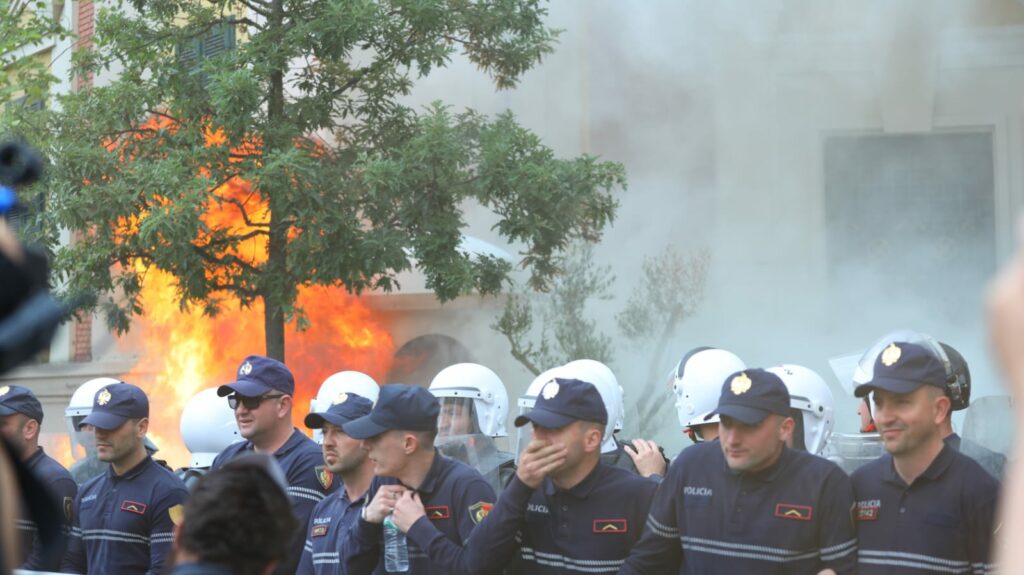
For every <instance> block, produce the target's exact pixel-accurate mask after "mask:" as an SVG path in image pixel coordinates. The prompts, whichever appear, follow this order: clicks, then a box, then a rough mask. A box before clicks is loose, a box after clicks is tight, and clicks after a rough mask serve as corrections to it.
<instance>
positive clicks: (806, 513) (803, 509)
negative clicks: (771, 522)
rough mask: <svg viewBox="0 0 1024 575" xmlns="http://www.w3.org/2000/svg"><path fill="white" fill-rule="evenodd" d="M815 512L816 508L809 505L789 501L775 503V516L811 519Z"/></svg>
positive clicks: (802, 519)
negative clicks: (793, 503) (794, 503)
mask: <svg viewBox="0 0 1024 575" xmlns="http://www.w3.org/2000/svg"><path fill="white" fill-rule="evenodd" d="M813 514H814V508H813V507H810V506H809V505H792V504H789V503H777V504H776V505H775V516H776V517H781V518H783V519H797V520H800V521H810V520H811V516H812V515H813Z"/></svg>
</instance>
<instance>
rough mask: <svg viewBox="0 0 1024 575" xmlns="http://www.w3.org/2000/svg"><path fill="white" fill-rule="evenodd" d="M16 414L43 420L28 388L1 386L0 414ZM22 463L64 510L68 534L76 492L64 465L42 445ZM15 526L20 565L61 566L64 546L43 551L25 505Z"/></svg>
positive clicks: (38, 568) (49, 568)
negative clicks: (19, 540) (20, 559)
mask: <svg viewBox="0 0 1024 575" xmlns="http://www.w3.org/2000/svg"><path fill="white" fill-rule="evenodd" d="M15 414H21V415H24V416H26V417H28V418H29V419H34V420H36V422H38V423H39V424H40V425H42V423H43V406H42V405H41V404H40V403H39V400H38V399H37V398H36V396H35V394H34V393H32V391H31V390H30V389H28V388H26V387H22V386H20V385H5V386H3V387H0V417H8V416H13V415H15ZM25 467H26V468H27V469H28V471H29V473H31V474H32V475H33V476H34V477H35V478H36V480H37V481H38V482H39V483H40V485H42V487H43V489H45V490H46V493H47V494H48V495H49V497H50V499H51V501H53V503H54V506H56V507H57V508H59V509H61V510H62V511H63V514H64V521H65V523H64V534H65V535H67V534H68V533H70V531H71V508H72V506H73V504H74V501H75V494H76V493H78V484H77V483H75V480H74V479H72V477H71V474H70V473H69V472H68V470H67V469H64V467H63V466H62V465H61V464H60V463H57V462H56V461H55V460H54V459H53V458H52V457H50V456H48V455H46V453H45V452H44V451H43V448H42V447H37V448H36V451H35V453H33V454H32V455H30V456H29V458H28V459H27V460H25ZM17 528H18V531H19V532H20V533H21V557H24V558H25V559H24V562H23V563H22V564H21V567H20V568H21V569H30V570H34V571H55V570H57V569H59V568H60V561H61V558H62V557H63V555H64V551H65V548H64V547H63V546H61V547H59V548H57V549H51V550H49V552H44V546H43V542H42V540H41V539H40V537H39V532H38V530H37V529H36V524H35V522H34V521H32V520H31V519H30V518H29V517H28V516H27V515H26V513H25V510H24V509H23V510H21V511H20V516H19V518H18V520H17Z"/></svg>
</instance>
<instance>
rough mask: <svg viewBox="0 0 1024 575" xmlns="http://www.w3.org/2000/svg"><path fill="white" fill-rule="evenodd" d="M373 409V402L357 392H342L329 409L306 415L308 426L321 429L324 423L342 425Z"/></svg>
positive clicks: (367, 413)
mask: <svg viewBox="0 0 1024 575" xmlns="http://www.w3.org/2000/svg"><path fill="white" fill-rule="evenodd" d="M372 410H373V402H372V401H370V400H369V399H366V398H365V397H363V396H361V395H356V394H355V393H341V394H339V395H338V397H336V398H335V399H334V402H333V403H331V407H329V408H327V411H319V412H314V413H310V414H309V415H307V416H306V419H305V423H306V427H308V428H310V429H320V428H322V427H323V426H324V423H325V422H326V423H330V424H331V425H337V426H338V427H341V426H343V425H345V424H346V423H351V422H352V421H355V420H356V419H359V418H360V417H363V416H364V415H369V413H370V411H372Z"/></svg>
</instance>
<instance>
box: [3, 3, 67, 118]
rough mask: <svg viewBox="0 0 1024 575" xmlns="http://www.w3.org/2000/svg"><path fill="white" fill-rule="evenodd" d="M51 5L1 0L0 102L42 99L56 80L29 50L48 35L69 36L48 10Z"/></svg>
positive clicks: (36, 100)
mask: <svg viewBox="0 0 1024 575" xmlns="http://www.w3.org/2000/svg"><path fill="white" fill-rule="evenodd" d="M48 8H49V6H47V4H46V3H45V2H31V1H29V0H0V104H7V103H9V102H11V101H12V100H13V99H15V98H19V97H23V98H24V101H25V102H40V101H42V100H44V99H45V98H46V95H47V92H48V90H49V87H50V84H52V83H53V82H54V81H56V78H54V77H53V75H52V74H51V73H50V71H49V69H48V68H47V66H46V64H45V63H43V62H41V61H40V60H38V59H37V58H34V57H32V53H31V50H30V48H31V47H32V46H33V45H35V44H38V43H39V42H42V41H43V40H44V39H46V38H50V37H54V36H56V37H60V38H62V39H63V38H66V37H67V31H66V30H64V29H63V27H61V26H60V23H59V22H57V21H55V20H54V19H53V18H52V17H51V16H50V15H49V14H48V13H47V9H48Z"/></svg>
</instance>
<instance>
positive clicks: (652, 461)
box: [623, 439, 667, 477]
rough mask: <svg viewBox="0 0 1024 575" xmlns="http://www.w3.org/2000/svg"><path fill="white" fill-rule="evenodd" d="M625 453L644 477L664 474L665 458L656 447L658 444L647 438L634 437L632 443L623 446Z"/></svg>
mask: <svg viewBox="0 0 1024 575" xmlns="http://www.w3.org/2000/svg"><path fill="white" fill-rule="evenodd" d="M623 449H624V450H625V451H626V454H627V455H629V457H630V458H631V459H632V460H633V464H634V465H636V470H637V471H638V472H640V475H642V476H644V477H650V476H652V475H662V476H664V475H665V469H666V468H667V465H666V464H665V458H664V457H662V455H661V450H660V449H658V444H657V443H654V442H653V441H651V440H649V439H634V440H633V445H629V444H626V445H624V446H623Z"/></svg>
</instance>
